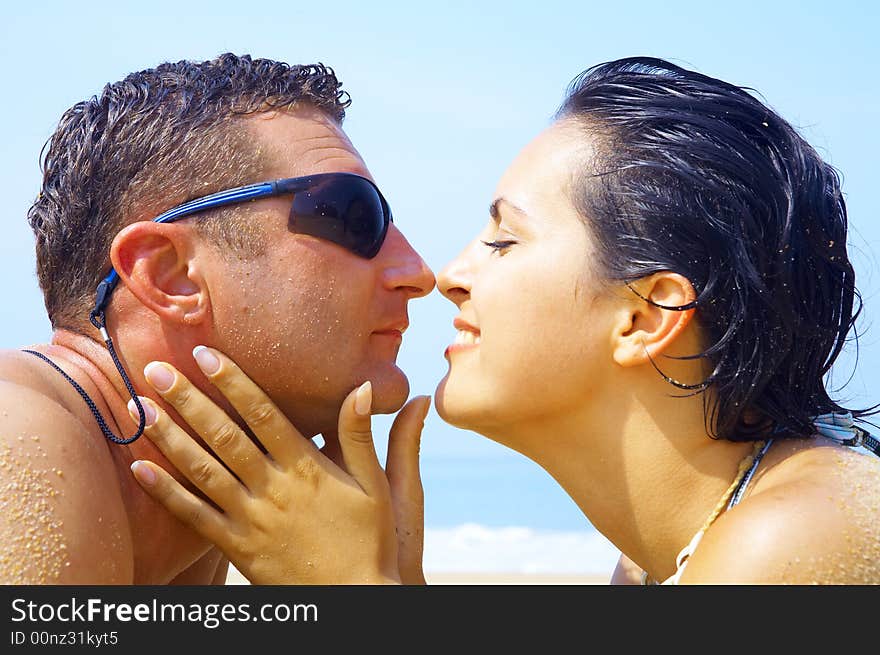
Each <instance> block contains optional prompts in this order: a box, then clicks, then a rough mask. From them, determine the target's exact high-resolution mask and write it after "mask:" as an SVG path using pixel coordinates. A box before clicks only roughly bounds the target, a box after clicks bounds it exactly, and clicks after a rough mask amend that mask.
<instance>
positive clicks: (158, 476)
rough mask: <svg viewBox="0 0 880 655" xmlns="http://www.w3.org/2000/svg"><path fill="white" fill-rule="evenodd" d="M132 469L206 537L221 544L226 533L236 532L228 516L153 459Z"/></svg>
mask: <svg viewBox="0 0 880 655" xmlns="http://www.w3.org/2000/svg"><path fill="white" fill-rule="evenodd" d="M131 472H132V473H133V474H134V478H135V480H137V481H138V484H140V485H141V488H142V489H143V490H144V491H145V492H147V494H149V495H150V497H152V498H153V500H155V501H156V502H158V503H159V504H160V505H163V506H164V507H165V509H167V510H168V511H169V512H171V513H172V514H173V515H174V516H175V517H177V519H178V520H179V521H180V522H181V523H183V524H185V525H188V526H189V527H191V528H192V529H194V530H195V531H196V532H198V533H199V534H200V535H202V536H203V537H205V539H207V540H209V541H211V542H214V543H217V544H218V545H220V542H221V540H222V539H223V538H224V536H225V535H229V534H231V533H232V531H231V530H229V529H228V526H227V519H226V518H225V517H224V516H223V515H222V514H221V513H220V512H218V511H217V510H216V509H214V508H213V507H211V506H210V505H209V504H208V503H206V502H205V501H204V500H202V499H200V498H197V497H196V496H194V495H193V494H192V493H190V492H189V491H187V490H186V489H184V488H183V486H181V484H180V483H179V482H178V481H177V480H175V479H174V478H172V477H171V476H170V475H169V474H168V473H167V472H166V471H165V470H164V469H162V468H161V467H159V466H157V465H156V464H154V463H153V462H147V461H143V460H138V461H135V462H133V463H132V465H131ZM221 548H222V546H221Z"/></svg>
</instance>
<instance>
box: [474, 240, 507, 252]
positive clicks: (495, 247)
mask: <svg viewBox="0 0 880 655" xmlns="http://www.w3.org/2000/svg"><path fill="white" fill-rule="evenodd" d="M481 242H482V244H483V245H485V246H488V247H489V248H492V252H493V253H494V252H497V253H499V254H504V253H505V252H507V249H508V248H510V246H512V245H513V244H515V243H516V241H512V240H505V241H482V239H481Z"/></svg>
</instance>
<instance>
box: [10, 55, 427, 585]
mask: <svg viewBox="0 0 880 655" xmlns="http://www.w3.org/2000/svg"><path fill="white" fill-rule="evenodd" d="M348 103H349V100H348V98H347V94H345V93H344V92H341V91H340V84H339V82H338V81H337V79H336V77H335V76H334V74H333V72H332V70H330V69H327V68H325V67H324V66H322V65H315V66H292V67H290V66H287V65H286V64H283V63H280V62H274V61H269V60H261V59H254V60H252V59H251V58H250V57H247V56H243V57H237V56H234V55H231V54H226V55H223V56H221V57H219V58H217V59H216V60H214V61H208V62H201V63H194V62H187V61H183V62H178V63H175V64H163V65H161V66H159V67H157V68H156V69H153V70H146V71H142V72H138V73H133V74H131V75H129V76H128V77H127V78H126V79H125V80H122V81H121V82H118V83H115V84H110V85H108V86H107V87H105V89H104V90H103V92H102V93H101V95H100V97H95V98H92V99H91V100H89V101H85V102H81V103H78V104H77V105H75V106H74V107H72V108H71V109H70V110H68V111H67V112H66V113H65V114H64V116H63V117H62V119H61V122H60V124H59V126H58V129H57V130H56V132H55V134H54V135H53V136H52V138H51V140H50V143H49V147H48V150H47V152H46V155H45V160H44V178H43V186H42V190H41V193H40V195H39V197H38V199H37V200H36V202H35V203H34V205H33V207H32V208H31V210H30V213H29V221H30V224H31V226H32V227H33V230H34V233H35V235H36V251H37V272H38V275H39V280H40V286H41V288H42V290H43V293H44V297H45V302H46V308H47V311H48V314H49V319H50V321H51V323H52V327H53V336H52V340H51V343H50V344H42V345H37V346H33V347H32V348H30V349H29V350H32V351H33V352H22V351H6V352H4V353H2V356H0V384H2V389H3V390H2V394H0V405H2V407H0V425H2V431H0V453H2V456H0V489H2V492H0V493H2V496H0V503H2V507H3V510H4V511H3V512H2V516H0V543H2V554H0V581H2V582H4V583H7V584H9V583H29V584H68V583H71V584H116V583H120V584H131V583H134V584H166V583H179V584H201V583H222V581H223V580H224V579H225V575H226V568H227V563H226V562H225V561H224V560H223V558H222V554H221V553H220V552H219V551H218V550H217V549H216V548H213V547H211V546H210V544H208V543H207V542H205V541H204V540H203V539H201V538H200V537H199V536H198V535H196V534H195V533H194V532H192V531H191V530H189V529H187V528H184V527H183V526H182V525H181V524H180V523H178V522H177V521H176V520H175V519H174V518H173V517H172V516H171V515H170V514H169V513H167V512H166V511H165V510H164V509H163V508H161V507H159V506H158V505H157V504H155V503H154V502H153V501H152V500H151V499H150V498H149V497H148V496H147V495H145V494H144V493H143V492H142V491H141V490H140V488H139V486H138V485H137V484H136V482H135V481H134V480H133V479H132V477H131V473H130V471H129V466H130V464H131V463H132V462H133V461H134V460H137V459H150V460H152V461H155V462H157V463H158V464H160V465H163V466H166V468H167V460H165V459H164V458H163V457H162V455H161V453H160V452H159V451H158V450H157V449H156V448H155V447H154V446H153V445H152V444H151V443H150V442H149V441H148V440H147V439H139V438H136V437H137V435H139V433H140V428H142V425H141V426H139V425H138V424H137V422H134V423H133V422H132V419H131V417H130V415H129V412H128V410H127V408H126V403H127V402H128V401H129V399H130V398H131V397H132V393H133V392H134V393H136V394H140V395H144V396H150V397H151V398H152V399H153V400H155V401H156V402H159V404H160V406H163V407H165V409H166V410H169V413H171V415H172V416H173V417H175V416H176V415H175V414H174V413H173V411H171V410H170V407H168V406H167V405H164V404H163V403H161V398H160V397H159V396H157V395H156V394H155V393H154V392H152V390H151V387H150V386H149V385H148V384H147V383H146V382H145V379H144V367H145V366H146V365H147V364H148V363H149V362H151V361H153V360H162V361H167V362H170V363H172V364H173V365H174V366H176V367H177V368H178V369H179V370H180V371H181V372H182V373H184V375H186V376H187V377H188V378H189V379H190V380H193V381H196V382H197V384H198V385H199V387H200V388H201V389H202V390H203V391H204V392H205V393H207V394H209V395H210V396H211V397H212V398H213V399H214V400H215V402H217V403H218V404H219V405H220V406H221V407H224V409H226V410H227V411H228V412H229V413H230V415H234V414H233V410H232V409H231V407H229V405H228V403H226V402H225V401H224V400H223V398H222V396H220V395H219V394H218V393H216V390H214V389H213V388H212V386H211V385H210V383H208V381H207V380H206V378H205V377H204V376H202V375H201V374H200V373H199V369H198V367H197V366H196V364H195V361H194V360H193V355H192V350H193V348H194V347H195V346H197V345H201V344H204V345H208V346H213V347H216V348H218V349H219V350H221V351H223V352H225V353H227V354H229V355H230V356H231V357H232V358H233V359H234V360H235V361H236V362H237V363H238V364H239V365H240V366H241V367H242V368H243V369H244V370H245V371H247V372H248V374H249V375H250V376H251V377H252V378H253V379H254V380H255V381H256V382H257V383H258V384H259V385H260V386H261V387H262V388H263V389H265V390H266V391H267V392H268V393H269V395H270V396H271V398H272V399H273V400H274V401H275V403H276V404H277V405H278V406H279V407H280V408H281V409H282V410H283V411H284V413H285V414H287V416H289V417H290V418H291V420H292V421H293V423H294V424H295V425H296V426H297V427H298V428H299V430H300V431H301V432H302V433H303V434H305V435H307V436H314V435H316V434H319V433H322V434H325V438H327V437H328V435H330V436H329V438H330V439H332V432H333V430H334V429H335V427H336V421H337V414H338V411H339V406H340V403H341V402H342V400H343V399H344V398H345V396H346V395H347V394H348V393H349V392H350V391H351V390H352V389H353V388H354V387H355V386H357V385H358V384H360V383H361V382H363V381H365V380H368V379H369V380H370V381H371V382H372V386H373V411H374V412H378V413H383V412H384V413H387V412H393V411H396V410H397V409H399V408H400V407H401V406H402V405H403V403H404V401H405V400H406V397H407V395H408V393H409V385H408V382H407V379H406V377H405V376H404V374H403V372H402V371H400V369H398V368H397V366H396V365H395V363H394V362H395V358H396V355H397V351H398V349H399V347H400V342H401V333H402V332H403V331H404V330H405V329H406V327H407V323H408V319H407V303H408V301H409V300H410V299H412V298H417V297H420V296H424V295H426V294H427V293H429V292H430V291H431V289H432V288H433V286H434V277H433V274H432V273H431V271H430V270H429V269H428V268H427V266H426V265H425V263H424V262H423V261H422V259H421V258H420V257H419V256H418V254H416V252H415V251H414V250H413V249H412V247H411V246H410V245H409V243H407V241H406V239H405V238H404V237H403V235H402V234H401V233H400V232H399V231H398V229H397V228H396V227H395V225H394V223H393V222H390V210H389V209H388V207H387V203H385V201H384V199H383V198H382V197H381V193H380V192H379V191H378V189H377V188H376V187H375V186H374V185H373V183H372V181H368V180H370V174H369V172H368V170H367V167H366V165H365V164H364V162H363V160H362V159H361V157H360V155H359V154H358V152H357V151H356V150H355V148H354V146H353V145H352V144H351V142H350V141H349V140H348V138H347V137H346V135H345V134H344V132H343V131H342V129H341V127H340V125H341V122H342V120H343V118H344V112H345V108H346V107H347V106H348ZM328 174H331V175H328ZM289 178H295V179H294V180H293V181H290V180H289ZM278 179H285V180H288V181H287V182H285V183H282V184H280V185H271V184H269V185H263V186H260V187H248V189H247V190H246V191H245V192H241V191H235V192H233V193H232V195H231V196H230V194H225V195H220V196H216V195H213V194H217V193H221V192H224V191H227V190H229V189H238V188H239V187H242V186H247V185H254V184H257V183H263V182H268V181H273V180H278ZM255 188H256V191H254V189H255ZM242 193H244V195H243V196H242ZM248 194H250V195H248ZM206 197H207V198H208V199H207V200H202V201H199V203H200V204H199V203H197V204H196V205H195V207H194V206H192V205H185V204H184V203H186V202H187V201H191V200H195V199H203V198H206ZM242 198H243V200H242ZM248 198H252V199H251V200H248ZM181 205H183V208H182V209H181V208H180V206H181ZM169 210H172V211H169ZM157 217H160V218H159V220H158V221H157V220H154V219H156V218H157ZM129 379H130V381H131V385H132V387H131V388H129V387H128V386H127V385H128V380H129ZM141 423H143V421H141ZM133 437H134V438H133ZM330 445H331V446H332V444H330ZM178 475H179V474H178ZM180 479H181V480H183V477H182V476H180Z"/></svg>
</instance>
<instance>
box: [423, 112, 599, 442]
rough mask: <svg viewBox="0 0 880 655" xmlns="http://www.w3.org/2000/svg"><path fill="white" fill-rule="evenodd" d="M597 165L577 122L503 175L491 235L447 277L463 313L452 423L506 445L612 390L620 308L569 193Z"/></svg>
mask: <svg viewBox="0 0 880 655" xmlns="http://www.w3.org/2000/svg"><path fill="white" fill-rule="evenodd" d="M591 156H592V150H591V148H590V144H589V140H588V138H587V136H586V133H585V129H584V127H583V126H581V125H579V124H577V123H575V122H573V121H560V122H557V123H555V124H554V125H552V126H551V127H549V128H548V129H547V130H545V131H544V132H543V133H541V134H540V135H539V136H538V137H537V138H536V139H534V140H533V141H532V142H531V143H529V144H528V145H527V146H526V147H525V148H524V149H523V150H522V152H521V153H520V154H519V155H518V156H517V158H516V159H515V160H514V161H513V163H512V164H511V165H510V167H509V168H508V169H507V171H506V172H505V173H504V175H503V176H502V178H501V181H500V182H499V184H498V187H497V189H496V192H495V196H494V198H493V202H492V205H491V210H490V216H489V219H488V221H487V223H486V226H485V228H484V229H483V230H482V232H480V234H479V235H478V236H477V238H476V239H474V241H472V242H471V243H470V244H469V245H468V246H467V247H466V248H465V249H464V251H463V252H462V253H461V254H460V255H459V256H458V257H457V258H456V259H455V260H454V261H452V262H451V263H450V264H449V265H448V266H447V267H446V268H445V269H444V270H443V271H442V272H441V274H440V275H439V276H438V278H437V282H438V285H437V286H438V287H439V288H440V291H441V293H443V295H445V296H446V297H447V298H448V299H449V300H451V301H452V302H454V303H455V304H456V305H457V306H458V309H459V311H458V314H457V316H456V318H455V322H454V325H455V327H456V329H457V333H456V334H457V336H456V338H455V341H454V343H453V344H452V345H450V346H449V348H448V349H447V351H446V358H447V359H448V361H449V371H448V373H447V375H446V377H444V378H443V379H442V380H441V381H440V384H439V385H438V387H437V391H436V394H435V403H436V407H437V411H438V412H439V414H440V416H441V417H442V418H443V419H444V420H445V421H447V422H449V423H452V424H454V425H457V426H459V427H462V428H465V429H470V430H475V431H477V432H482V433H483V434H486V435H487V436H489V437H493V438H495V437H497V436H498V435H501V434H506V432H505V430H504V428H505V427H509V426H512V425H516V426H521V427H525V426H526V425H527V424H528V423H530V422H542V421H545V420H546V419H547V418H549V417H550V416H551V415H553V414H557V413H559V412H566V411H568V410H570V409H572V408H582V407H583V403H584V402H585V401H587V402H588V400H589V398H590V395H591V390H593V389H595V387H596V385H600V384H602V379H603V374H604V373H605V371H606V370H607V368H606V367H609V366H610V365H611V358H610V342H609V339H607V338H606V337H605V336H604V335H607V334H608V331H607V326H608V315H609V312H608V309H607V308H608V302H609V301H608V300H607V299H606V295H607V294H602V293H601V291H602V289H603V286H602V284H601V278H600V277H599V276H598V274H597V273H596V272H594V270H593V268H592V266H591V263H592V262H593V261H595V257H594V248H593V244H592V243H591V238H590V236H589V233H588V229H587V227H586V226H585V225H584V222H583V219H582V218H581V217H580V215H579V214H578V212H577V211H576V209H575V208H574V206H573V205H572V202H571V199H570V198H571V194H570V193H569V185H570V184H571V183H572V181H573V180H574V179H576V173H577V172H579V171H580V170H581V167H582V166H583V164H584V162H585V161H586V162H589V158H590V157H591ZM484 242H489V243H491V244H492V245H486V244H485V243H484Z"/></svg>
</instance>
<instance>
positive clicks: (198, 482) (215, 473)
mask: <svg viewBox="0 0 880 655" xmlns="http://www.w3.org/2000/svg"><path fill="white" fill-rule="evenodd" d="M139 398H140V401H141V404H142V405H143V407H144V411H145V413H146V414H147V425H146V427H145V428H144V435H145V436H146V437H147V438H148V439H149V440H150V441H152V442H153V443H154V444H156V446H157V447H158V448H159V450H160V451H161V452H162V454H163V455H165V457H166V458H167V459H168V461H169V462H171V464H172V465H173V466H174V468H176V469H177V470H178V471H180V472H181V473H182V474H183V476H184V477H185V478H186V479H187V480H189V481H190V482H192V483H193V484H194V485H195V486H196V487H197V488H198V489H199V490H200V491H201V492H202V493H204V494H205V495H206V496H207V497H208V498H210V499H211V500H212V501H214V503H215V504H216V505H217V506H218V507H220V508H221V509H223V510H224V511H226V509H227V508H235V507H239V506H241V504H242V502H243V501H242V495H245V494H247V493H248V492H247V490H246V489H245V488H244V487H243V486H242V485H241V483H240V482H239V481H238V480H236V479H235V477H234V476H233V475H232V474H231V473H230V472H229V471H227V470H226V468H224V467H223V465H222V464H220V462H218V461H217V460H216V459H215V458H214V456H213V455H211V454H210V453H209V452H208V451H206V450H205V449H204V448H202V447H201V446H199V445H198V444H197V443H196V442H195V441H193V439H192V437H190V436H189V435H188V434H187V433H186V432H184V430H183V429H182V428H181V427H180V426H179V425H177V424H176V423H175V422H174V421H172V420H171V417H169V416H168V414H166V413H165V412H164V411H162V410H161V409H160V408H159V407H158V406H157V405H156V404H155V403H154V402H153V401H151V400H150V399H148V398H144V397H142V396H139ZM133 410H134V401H129V403H128V411H129V413H130V414H132V418H134V414H135V411H133Z"/></svg>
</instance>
